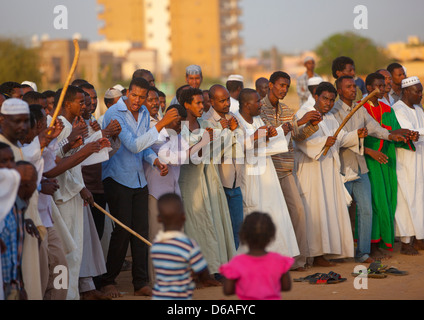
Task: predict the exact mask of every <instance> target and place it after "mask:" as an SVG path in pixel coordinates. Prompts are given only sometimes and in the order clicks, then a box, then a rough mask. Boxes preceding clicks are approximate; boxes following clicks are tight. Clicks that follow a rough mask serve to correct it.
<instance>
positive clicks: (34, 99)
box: [22, 91, 46, 105]
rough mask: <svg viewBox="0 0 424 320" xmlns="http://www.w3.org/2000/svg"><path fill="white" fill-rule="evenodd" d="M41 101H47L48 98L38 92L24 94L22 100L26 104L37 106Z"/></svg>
mask: <svg viewBox="0 0 424 320" xmlns="http://www.w3.org/2000/svg"><path fill="white" fill-rule="evenodd" d="M40 99H46V96H45V95H44V94H42V93H40V92H37V91H28V92H27V93H25V94H24V96H23V97H22V100H24V101H25V102H26V103H28V104H29V105H30V104H37V103H38V102H39V100H40Z"/></svg>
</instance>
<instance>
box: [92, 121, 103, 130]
mask: <svg viewBox="0 0 424 320" xmlns="http://www.w3.org/2000/svg"><path fill="white" fill-rule="evenodd" d="M89 124H90V127H91V128H92V129H93V130H94V131H100V130H101V128H100V124H99V123H98V122H97V121H95V120H94V121H91V120H90V122H89Z"/></svg>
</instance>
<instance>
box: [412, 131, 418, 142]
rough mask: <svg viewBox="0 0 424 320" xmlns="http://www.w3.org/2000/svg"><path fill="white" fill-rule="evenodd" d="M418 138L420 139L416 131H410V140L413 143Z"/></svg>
mask: <svg viewBox="0 0 424 320" xmlns="http://www.w3.org/2000/svg"><path fill="white" fill-rule="evenodd" d="M419 138H420V133H419V132H418V131H412V133H411V140H412V141H414V142H417V141H418V139H419Z"/></svg>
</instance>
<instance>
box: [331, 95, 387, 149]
mask: <svg viewBox="0 0 424 320" xmlns="http://www.w3.org/2000/svg"><path fill="white" fill-rule="evenodd" d="M379 93H380V90H378V88H376V89H375V90H374V91H373V92H371V93H370V94H369V95H368V96H366V97H365V98H364V99H363V100H362V101H361V102H360V103H359V104H358V105H357V106H356V107H355V108H353V109H352V111H351V112H350V113H349V114H348V115H347V116H346V118H345V119H344V120H343V122H342V124H341V125H340V127H339V128H338V129H337V131H336V133H335V134H334V136H333V137H337V136H338V135H339V133H340V131H342V129H343V127H344V126H345V125H346V123H347V122H348V121H349V120H350V118H352V116H353V115H354V114H355V113H356V111H358V110H359V109H360V108H361V107H362V106H363V105H364V104H365V103H367V102H368V101H369V100H370V99H371V98H372V97H374V96H375V95H377V94H379ZM329 149H330V147H325V150H324V156H326V155H327V152H328V150H329Z"/></svg>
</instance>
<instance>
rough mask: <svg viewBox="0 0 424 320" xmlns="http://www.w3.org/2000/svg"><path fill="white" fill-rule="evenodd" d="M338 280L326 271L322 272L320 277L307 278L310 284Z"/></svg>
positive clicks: (337, 281) (329, 282)
mask: <svg viewBox="0 0 424 320" xmlns="http://www.w3.org/2000/svg"><path fill="white" fill-rule="evenodd" d="M339 282H340V281H339V280H338V279H334V278H333V277H332V276H330V275H329V274H327V273H323V274H321V276H320V277H318V278H314V279H311V280H309V283H310V284H334V283H339Z"/></svg>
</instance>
